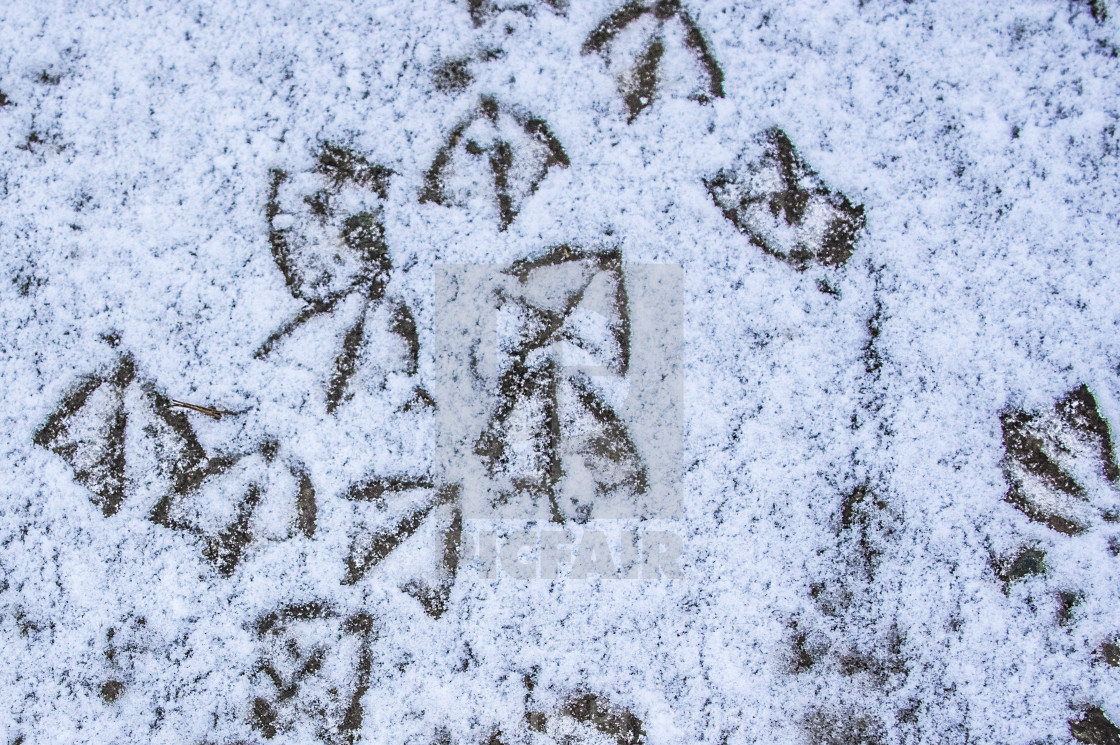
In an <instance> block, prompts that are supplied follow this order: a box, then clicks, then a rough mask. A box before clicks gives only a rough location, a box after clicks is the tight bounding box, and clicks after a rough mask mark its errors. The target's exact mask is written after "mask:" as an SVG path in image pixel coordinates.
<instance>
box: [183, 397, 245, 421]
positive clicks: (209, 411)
mask: <svg viewBox="0 0 1120 745" xmlns="http://www.w3.org/2000/svg"><path fill="white" fill-rule="evenodd" d="M171 405H172V406H178V407H179V408H181V409H190V410H191V411H197V412H198V413H199V414H205V415H206V416H208V417H210V418H211V419H214V420H216V421H219V422H220V421H221V420H222V417H223V416H227V415H228V416H234V415H236V414H237V412H236V411H226V410H225V409H215V408H214V407H213V406H197V405H195V404H188V403H186V402H185V401H172V402H171Z"/></svg>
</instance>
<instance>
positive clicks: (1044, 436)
mask: <svg viewBox="0 0 1120 745" xmlns="http://www.w3.org/2000/svg"><path fill="white" fill-rule="evenodd" d="M1000 424H1001V426H1002V429H1003V447H1004V451H1005V457H1004V461H1003V465H1004V473H1005V475H1006V478H1007V483H1008V489H1007V496H1006V497H1005V499H1006V501H1007V502H1009V503H1011V504H1012V505H1014V506H1015V507H1016V508H1017V509H1018V510H1019V511H1020V512H1022V513H1023V514H1024V515H1026V516H1027V517H1028V518H1030V519H1031V520H1033V521H1035V522H1040V523H1043V524H1045V525H1047V526H1048V527H1050V528H1051V529H1052V530H1056V531H1057V532H1059V533H1064V534H1065V535H1071V536H1072V535H1078V534H1080V533H1084V532H1085V531H1086V530H1088V529H1089V527H1090V526H1091V525H1092V524H1093V523H1094V522H1096V521H1099V520H1102V519H1103V520H1104V521H1106V522H1117V521H1118V520H1120V501H1118V499H1117V489H1116V485H1117V483H1118V482H1120V468H1118V467H1117V463H1116V456H1115V453H1114V452H1113V443H1112V434H1111V432H1110V430H1109V426H1108V422H1107V421H1105V419H1104V417H1102V416H1101V413H1100V410H1099V409H1098V408H1097V401H1096V398H1094V396H1093V394H1092V393H1091V392H1090V391H1089V389H1088V387H1086V386H1084V385H1082V386H1079V387H1078V388H1075V389H1074V390H1072V391H1070V392H1069V393H1067V394H1066V395H1065V396H1063V397H1062V398H1061V400H1059V401H1058V402H1057V403H1056V404H1055V405H1054V408H1053V409H1052V410H1051V411H1043V412H1026V411H1022V410H1019V409H1008V410H1006V411H1004V412H1003V413H1001V414H1000Z"/></svg>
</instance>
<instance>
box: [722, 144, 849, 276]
mask: <svg viewBox="0 0 1120 745" xmlns="http://www.w3.org/2000/svg"><path fill="white" fill-rule="evenodd" d="M704 185H705V186H706V187H707V189H708V193H709V194H711V197H712V200H713V201H714V202H715V203H716V206H717V207H719V208H720V209H721V210H722V211H723V216H724V217H726V218H727V219H728V220H730V221H731V223H732V224H733V225H734V226H735V227H736V228H737V229H738V230H739V232H740V233H742V234H743V235H745V236H747V237H748V238H749V239H750V241H751V243H753V244H754V245H756V246H758V247H759V248H761V249H762V250H763V251H765V252H766V253H768V254H770V255H771V256H774V257H775V258H778V259H781V260H782V261H784V262H786V263H788V264H789V265H791V266H792V267H794V268H795V269H797V270H799V271H801V270H805V269H807V268H808V267H809V266H810V265H811V264H813V263H819V264H824V265H825V266H839V265H841V264H843V263H844V262H846V261H847V260H848V259H849V258H851V256H852V252H853V251H854V250H855V242H856V239H857V237H858V235H859V231H860V230H861V229H862V228H863V225H864V216H863V207H862V206H857V205H853V204H852V203H851V202H850V201H849V200H848V198H847V197H846V196H844V195H843V194H841V193H839V192H836V191H832V190H831V189H829V188H828V187H827V186H825V185H824V182H822V181H821V179H820V178H819V177H818V176H817V174H816V173H815V172H814V171H813V170H812V169H811V168H809V166H808V165H807V164H806V163H805V161H803V160H802V159H801V156H800V155H798V153H797V150H796V149H795V148H794V147H793V143H792V142H790V140H789V137H787V136H786V133H785V132H783V131H782V130H780V129H770V130H767V131H766V132H764V133H762V134H761V135H759V136H757V137H756V138H755V139H754V141H753V143H752V144H751V145H750V146H749V147H748V148H747V150H746V151H745V152H744V153H742V154H741V155H740V156H739V159H738V162H737V163H736V164H735V165H734V166H732V167H731V168H729V169H724V170H721V171H719V172H718V173H717V174H716V175H715V176H713V177H711V178H710V179H705V180H704Z"/></svg>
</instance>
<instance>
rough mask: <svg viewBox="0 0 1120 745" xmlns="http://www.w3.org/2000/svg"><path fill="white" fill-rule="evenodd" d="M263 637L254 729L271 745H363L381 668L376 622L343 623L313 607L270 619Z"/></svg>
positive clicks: (354, 619)
mask: <svg viewBox="0 0 1120 745" xmlns="http://www.w3.org/2000/svg"><path fill="white" fill-rule="evenodd" d="M255 630H256V634H257V639H258V644H259V655H258V661H257V666H256V670H255V671H254V684H255V685H256V687H257V692H258V694H257V695H256V697H255V698H254V699H253V703H252V705H251V707H250V714H249V723H250V725H251V726H252V727H253V729H255V730H257V731H258V732H260V733H261V735H263V736H264V738H265V739H266V740H271V739H272V738H274V737H276V735H278V734H288V735H291V736H292V737H293V741H300V742H308V741H311V740H312V739H314V740H318V741H320V742H324V743H328V744H329V745H343V744H344V743H353V742H356V741H357V740H358V739H359V738H360V736H361V730H362V719H363V705H362V699H363V698H364V697H365V694H366V692H367V691H368V690H369V687H370V678H371V671H372V668H373V654H372V652H371V650H370V647H371V644H372V643H373V641H374V640H376V638H377V630H376V628H375V627H374V620H373V618H372V617H371V616H369V615H368V614H366V613H357V614H354V615H351V616H348V617H345V618H343V617H341V616H340V615H339V613H338V612H337V611H336V610H334V608H333V607H332V606H331V605H330V604H329V603H326V602H319V601H312V602H307V603H301V604H296V605H286V606H283V607H281V608H279V609H277V610H275V611H272V612H271V613H268V614H266V615H264V616H263V617H261V618H260V619H258V621H257V623H256V624H255Z"/></svg>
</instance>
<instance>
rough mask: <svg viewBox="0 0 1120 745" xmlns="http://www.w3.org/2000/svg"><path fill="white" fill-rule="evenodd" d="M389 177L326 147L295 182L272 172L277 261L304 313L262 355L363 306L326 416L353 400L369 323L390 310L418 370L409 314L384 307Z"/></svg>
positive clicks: (407, 365)
mask: <svg viewBox="0 0 1120 745" xmlns="http://www.w3.org/2000/svg"><path fill="white" fill-rule="evenodd" d="M391 173H392V172H391V171H389V169H387V168H385V167H384V166H380V165H376V164H373V163H370V162H369V161H368V160H366V159H365V158H363V157H362V156H360V155H358V154H356V153H354V152H353V151H351V150H349V149H346V148H343V147H338V146H335V145H331V144H330V143H324V145H323V146H322V149H321V151H320V152H319V155H318V159H317V162H316V165H315V168H314V169H313V170H312V171H311V172H310V173H304V174H299V175H296V176H292V175H290V174H288V173H286V172H284V171H280V170H273V171H272V175H271V183H270V185H269V193H268V200H267V203H266V205H265V215H266V217H267V218H268V227H269V230H268V240H269V245H270V247H271V250H272V258H273V260H274V261H275V262H276V265H277V267H279V269H280V271H281V273H282V274H283V275H284V284H285V285H286V286H287V288H288V291H289V292H290V293H291V294H292V296H293V297H295V298H298V299H300V300H302V301H303V302H304V303H305V305H304V308H303V310H301V311H300V312H299V313H298V314H297V315H296V316H295V317H294V318H293V319H291V320H290V321H288V322H287V323H286V324H284V325H283V326H281V327H280V328H279V329H277V330H276V331H275V332H274V333H273V334H272V335H270V336H269V337H268V338H267V339H266V340H265V341H264V343H263V344H262V345H261V346H260V348H259V349H257V351H256V354H255V356H256V357H257V358H258V359H260V358H264V357H265V356H267V355H268V354H269V353H270V352H271V351H272V349H273V348H274V347H275V346H276V344H277V343H278V342H280V341H281V340H282V339H284V338H285V337H287V336H288V335H290V334H291V333H293V332H294V331H296V330H297V329H298V328H300V327H301V326H303V325H304V324H305V323H307V322H308V321H310V320H311V319H312V318H315V317H316V316H319V315H321V314H329V313H333V312H334V311H335V310H336V309H338V307H339V305H340V304H341V303H342V301H344V300H345V299H347V298H349V297H351V296H352V295H357V296H358V298H359V303H358V308H357V316H356V318H355V320H354V321H353V323H352V325H351V326H350V327H349V328H348V329H347V331H346V332H345V334H344V335H343V339H342V349H341V351H340V352H339V354H338V356H337V357H336V358H335V361H334V371H333V373H332V375H331V379H330V382H329V383H328V386H327V395H326V401H327V411H328V412H330V413H333V412H334V411H335V410H336V409H337V408H338V407H339V405H341V404H342V403H343V402H344V401H345V400H347V399H348V398H349V396H350V393H351V392H350V383H351V380H352V379H353V377H354V375H355V373H356V372H357V371H358V369H359V368H360V367H361V365H362V362H363V357H364V355H365V353H366V352H367V351H368V348H369V341H368V339H367V336H368V333H367V329H366V321H367V318H368V317H369V315H370V314H371V312H373V311H375V310H376V309H377V308H379V307H380V306H381V305H383V304H385V303H388V306H389V331H390V333H391V334H393V335H395V336H396V337H398V339H399V340H400V341H401V342H402V344H403V349H402V355H403V369H404V372H405V373H407V374H408V375H414V374H415V373H416V370H417V365H418V361H419V354H420V342H419V338H418V336H417V333H416V321H415V318H414V317H413V315H412V311H411V309H409V307H408V306H407V305H406V304H404V303H403V302H399V301H392V300H386V284H387V283H388V281H389V273H390V272H391V271H392V268H393V264H392V260H391V259H390V257H389V247H388V245H387V244H386V242H385V228H384V225H383V224H382V217H381V214H382V207H381V203H382V202H383V201H384V200H385V199H386V198H387V196H388V188H389V177H390V175H391Z"/></svg>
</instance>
